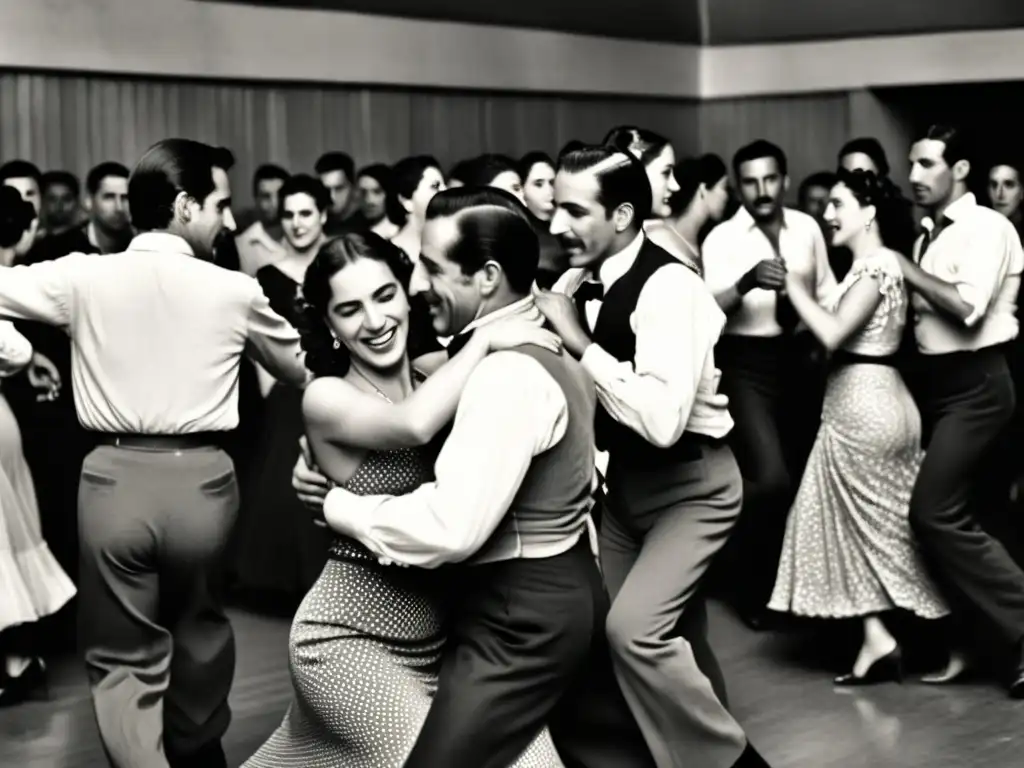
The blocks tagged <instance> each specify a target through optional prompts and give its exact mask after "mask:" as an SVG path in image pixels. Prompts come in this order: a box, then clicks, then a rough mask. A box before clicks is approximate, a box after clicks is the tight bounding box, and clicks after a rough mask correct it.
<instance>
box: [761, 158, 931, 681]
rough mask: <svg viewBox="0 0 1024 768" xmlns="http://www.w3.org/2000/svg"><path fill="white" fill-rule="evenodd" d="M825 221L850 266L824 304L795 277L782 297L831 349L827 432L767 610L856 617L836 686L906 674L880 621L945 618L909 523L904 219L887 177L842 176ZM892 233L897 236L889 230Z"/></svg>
mask: <svg viewBox="0 0 1024 768" xmlns="http://www.w3.org/2000/svg"><path fill="white" fill-rule="evenodd" d="M839 179H840V180H839V183H837V184H836V185H835V187H833V189H832V190H831V194H830V198H831V199H830V202H829V205H828V208H827V209H826V212H825V216H826V220H827V221H828V223H829V227H830V229H831V230H832V234H833V237H832V242H833V243H834V244H836V245H847V246H849V248H850V250H851V252H852V253H853V257H854V261H853V266H852V267H851V269H850V272H849V273H848V274H847V276H846V278H845V279H844V280H843V282H842V283H841V284H840V285H839V286H838V288H837V290H836V293H835V295H834V296H832V297H831V298H830V300H828V301H826V302H825V305H826V306H825V307H821V306H818V304H817V302H816V301H815V299H814V298H813V296H812V293H811V291H810V290H808V288H807V287H806V286H805V282H806V278H805V277H804V276H803V275H800V274H796V273H794V271H793V270H792V268H791V269H790V273H789V274H788V275H787V282H786V288H787V291H788V293H789V296H790V299H791V300H792V302H793V306H794V307H795V308H796V310H797V312H798V313H799V314H800V316H801V318H802V319H803V321H804V322H805V323H806V324H807V326H808V328H809V329H810V330H811V331H812V332H813V333H814V334H815V336H817V337H818V339H819V340H820V341H821V342H822V343H823V344H824V345H825V346H826V347H827V348H828V349H830V350H831V351H832V370H831V373H830V375H829V378H828V384H827V388H826V392H825V402H824V408H823V412H822V417H821V426H820V428H819V430H818V435H817V438H816V440H815V443H814V448H813V450H812V452H811V455H810V458H809V459H808V462H807V467H806V469H805V471H804V476H803V479H802V481H801V483H800V490H799V491H798V493H797V497H796V501H795V502H794V504H793V508H792V510H791V511H790V514H789V520H788V522H787V525H786V537H785V542H784V544H783V553H782V558H781V561H780V564H779V572H778V576H777V579H776V582H775V590H774V593H773V594H772V598H771V601H770V602H769V605H768V607H769V608H771V609H772V610H775V611H783V612H788V613H793V614H797V615H800V616H813V617H819V618H832V619H838V618H855V617H856V618H859V619H861V621H862V624H863V628H864V638H863V643H862V646H861V649H860V653H859V654H858V656H857V659H856V661H855V662H854V664H853V669H852V670H851V672H850V673H849V674H845V675H842V676H840V677H838V678H836V681H835V682H836V684H837V685H864V684H866V683H872V682H882V681H885V680H891V679H898V678H899V677H900V676H901V675H902V666H901V654H900V648H899V645H898V643H897V641H896V639H895V638H894V637H893V636H892V635H891V634H890V633H889V631H888V630H887V629H886V626H885V624H884V623H883V622H882V620H881V616H882V614H884V613H886V612H888V611H891V610H893V609H897V608H899V609H903V610H906V611H910V612H912V613H914V614H917V615H918V616H920V617H922V618H925V619H938V618H940V617H942V616H945V615H946V614H948V613H949V609H948V608H947V606H946V603H945V601H944V600H943V598H942V597H941V595H940V594H939V592H938V590H937V589H936V587H935V584H934V583H933V582H932V580H931V578H930V577H929V575H928V573H927V571H926V570H925V566H924V564H923V563H922V560H921V557H920V553H919V552H918V549H917V545H916V542H915V541H914V539H913V537H912V533H911V530H910V523H909V520H908V513H909V506H910V493H911V490H912V489H913V487H914V480H915V478H916V477H917V472H918V470H919V468H920V466H921V460H922V459H923V452H922V450H921V417H920V414H919V413H918V411H917V407H916V405H915V404H914V401H913V399H912V398H911V396H910V392H909V391H908V390H907V387H906V385H905V384H904V383H903V379H902V378H901V377H900V374H899V372H898V371H897V369H896V368H895V367H894V360H893V355H894V354H895V352H896V351H897V349H898V347H899V345H900V339H901V336H902V332H903V327H904V324H905V322H906V313H907V293H906V290H905V288H904V285H903V275H902V272H901V271H900V267H899V263H898V261H897V257H896V254H895V253H894V252H892V251H890V250H888V249H887V248H885V247H884V246H883V244H882V238H884V237H885V236H886V233H887V232H889V231H890V230H893V226H892V222H893V220H894V218H895V217H897V216H901V215H909V214H908V213H907V211H906V208H905V206H904V205H903V203H902V198H901V197H900V196H899V193H898V191H896V190H895V188H894V187H893V186H892V185H891V182H889V181H888V179H882V180H879V179H878V178H877V177H876V176H875V175H874V174H872V173H865V172H863V171H857V172H854V173H849V172H840V175H839ZM893 231H895V230H893Z"/></svg>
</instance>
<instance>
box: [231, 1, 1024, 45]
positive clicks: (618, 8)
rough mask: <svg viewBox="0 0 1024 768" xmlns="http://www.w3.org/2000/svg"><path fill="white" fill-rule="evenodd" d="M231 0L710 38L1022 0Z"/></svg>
mask: <svg viewBox="0 0 1024 768" xmlns="http://www.w3.org/2000/svg"><path fill="white" fill-rule="evenodd" d="M218 1H219V0H218ZM229 1H230V2H244V3H249V4H251V5H265V6H278V7H292V8H321V9H323V8H326V9H334V10H339V11H355V12H359V13H370V14H378V15H384V16H401V17H406V18H415V19H434V20H444V21H462V22H470V23H478V24H497V25H503V26H516V27H530V28H535V29H550V30H558V31H563V32H578V33H584V34H593V35H605V36H609V37H620V38H631V39H637V40H650V41H662V42H672V43H690V44H700V43H702V42H703V43H705V44H709V45H735V44H743V43H781V42H797V41H806V40H823V39H835V38H844V37H863V36H869V35H906V34H917V33H926V32H951V31H964V30H985V29H1006V28H1012V27H1024V2H1022V0H859V2H854V1H853V0H845V1H844V0H628V2H627V0H490V2H488V0H229ZM701 6H705V7H706V8H707V24H706V26H707V39H702V34H701V27H702V24H701V13H700V10H699V9H700V7H701Z"/></svg>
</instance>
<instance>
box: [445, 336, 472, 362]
mask: <svg viewBox="0 0 1024 768" xmlns="http://www.w3.org/2000/svg"><path fill="white" fill-rule="evenodd" d="M471 338H473V332H472V331H464V332H463V333H460V334H459V335H458V336H453V337H452V340H451V341H449V342H448V358H449V359H451V358H453V357H455V356H456V355H457V354H459V350H461V349H462V348H463V347H464V346H466V345H467V344H468V343H469V340H470V339H471Z"/></svg>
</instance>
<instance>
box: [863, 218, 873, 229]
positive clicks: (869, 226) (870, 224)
mask: <svg viewBox="0 0 1024 768" xmlns="http://www.w3.org/2000/svg"><path fill="white" fill-rule="evenodd" d="M874 223H875V220H874V219H871V220H870V221H869V222H868V223H867V224H865V225H864V231H865V232H870V231H871V226H872V225H873V224H874Z"/></svg>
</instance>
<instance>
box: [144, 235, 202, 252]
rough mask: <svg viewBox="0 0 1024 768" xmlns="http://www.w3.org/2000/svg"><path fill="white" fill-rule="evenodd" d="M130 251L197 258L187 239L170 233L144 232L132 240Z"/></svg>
mask: <svg viewBox="0 0 1024 768" xmlns="http://www.w3.org/2000/svg"><path fill="white" fill-rule="evenodd" d="M128 250H129V251H143V252H147V253H178V254H181V255H182V256H195V253H194V252H193V250H192V246H190V245H189V244H188V243H186V242H185V239H184V238H182V237H179V236H178V235H172V234H171V233H170V232H143V233H142V234H139V235H136V236H135V237H133V238H132V242H131V244H129V246H128Z"/></svg>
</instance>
